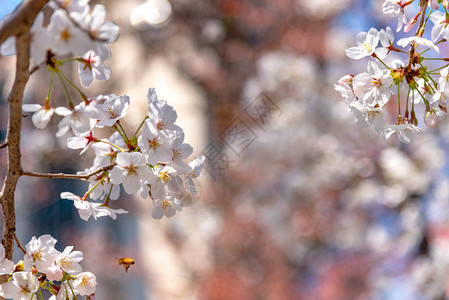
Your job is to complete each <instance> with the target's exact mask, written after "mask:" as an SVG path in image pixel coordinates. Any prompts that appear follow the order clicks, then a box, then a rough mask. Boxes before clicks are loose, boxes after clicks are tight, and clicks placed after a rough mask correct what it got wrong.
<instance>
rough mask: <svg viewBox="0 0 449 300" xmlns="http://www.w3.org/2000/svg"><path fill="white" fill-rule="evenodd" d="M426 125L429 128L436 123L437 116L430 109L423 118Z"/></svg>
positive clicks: (433, 126)
mask: <svg viewBox="0 0 449 300" xmlns="http://www.w3.org/2000/svg"><path fill="white" fill-rule="evenodd" d="M425 122H426V125H427V126H428V127H430V128H435V127H436V126H437V124H438V116H437V114H436V113H435V112H434V111H433V110H432V111H428V112H427V113H426V119H425Z"/></svg>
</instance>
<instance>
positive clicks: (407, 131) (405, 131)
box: [382, 123, 422, 144]
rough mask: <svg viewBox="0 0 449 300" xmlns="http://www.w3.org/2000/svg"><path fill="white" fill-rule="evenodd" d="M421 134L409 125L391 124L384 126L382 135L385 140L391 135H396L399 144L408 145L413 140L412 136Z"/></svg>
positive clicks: (416, 128) (415, 127)
mask: <svg viewBox="0 0 449 300" xmlns="http://www.w3.org/2000/svg"><path fill="white" fill-rule="evenodd" d="M421 132H422V130H421V128H419V127H417V126H415V125H413V124H410V123H407V124H393V125H389V126H386V127H385V130H384V132H383V134H382V135H383V137H384V138H385V139H389V138H390V137H391V136H392V135H393V133H397V135H398V138H399V140H400V141H401V142H403V143H405V144H410V142H411V141H412V139H413V134H419V133H421Z"/></svg>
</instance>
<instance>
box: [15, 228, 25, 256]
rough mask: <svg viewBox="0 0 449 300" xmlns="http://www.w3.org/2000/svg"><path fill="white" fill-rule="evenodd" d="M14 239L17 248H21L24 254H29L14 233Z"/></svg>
mask: <svg viewBox="0 0 449 300" xmlns="http://www.w3.org/2000/svg"><path fill="white" fill-rule="evenodd" d="M14 239H15V240H16V244H17V247H19V249H20V250H22V252H23V254H27V251H26V250H25V248H23V246H22V244H21V243H20V242H19V239H18V238H17V235H16V234H15V233H14Z"/></svg>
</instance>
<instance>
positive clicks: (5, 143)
mask: <svg viewBox="0 0 449 300" xmlns="http://www.w3.org/2000/svg"><path fill="white" fill-rule="evenodd" d="M6 147H8V142H4V143H1V144H0V149H2V148H6Z"/></svg>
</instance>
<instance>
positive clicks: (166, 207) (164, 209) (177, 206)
mask: <svg viewBox="0 0 449 300" xmlns="http://www.w3.org/2000/svg"><path fill="white" fill-rule="evenodd" d="M181 210H182V202H181V201H180V200H179V199H176V198H173V197H170V196H169V197H167V198H165V199H162V200H158V201H156V203H154V205H153V208H152V209H151V216H152V217H153V218H155V219H158V220H160V219H162V217H163V216H166V217H167V218H170V217H173V216H174V215H175V214H176V211H181Z"/></svg>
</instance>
